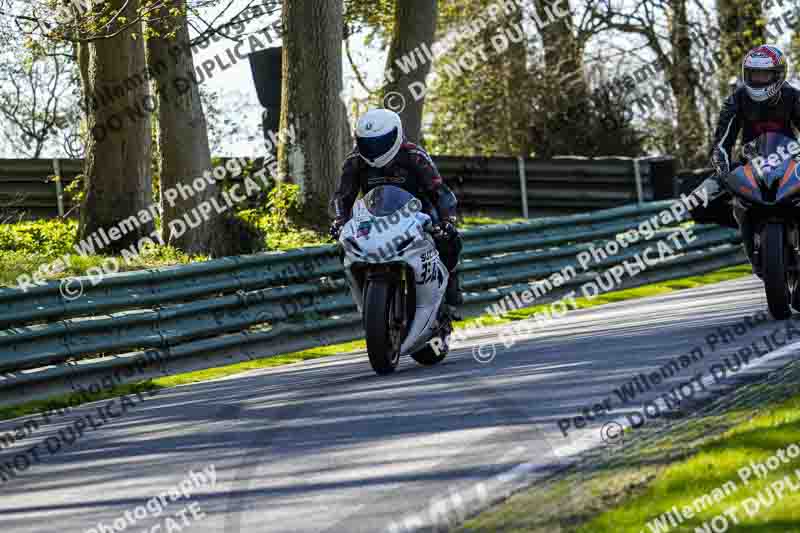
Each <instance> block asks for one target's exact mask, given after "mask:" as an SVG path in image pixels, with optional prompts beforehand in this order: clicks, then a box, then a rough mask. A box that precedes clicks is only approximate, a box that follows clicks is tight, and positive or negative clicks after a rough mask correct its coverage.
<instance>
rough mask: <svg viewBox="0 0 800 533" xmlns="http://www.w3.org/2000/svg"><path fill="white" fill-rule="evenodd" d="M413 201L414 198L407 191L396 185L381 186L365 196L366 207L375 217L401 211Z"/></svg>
mask: <svg viewBox="0 0 800 533" xmlns="http://www.w3.org/2000/svg"><path fill="white" fill-rule="evenodd" d="M413 199H414V196H413V195H412V194H411V193H409V192H408V191H406V190H405V189H401V188H400V187H395V186H394V185H381V186H379V187H375V188H374V189H372V190H371V191H369V192H368V193H367V195H366V196H364V206H365V207H366V208H367V211H369V212H370V214H372V215H373V216H376V217H385V216H389V215H391V214H392V213H394V212H396V211H399V210H400V209H402V208H403V206H405V205H406V204H407V203H408V202H410V201H412V200H413Z"/></svg>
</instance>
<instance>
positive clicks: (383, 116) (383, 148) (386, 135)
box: [356, 109, 403, 167]
mask: <svg viewBox="0 0 800 533" xmlns="http://www.w3.org/2000/svg"><path fill="white" fill-rule="evenodd" d="M402 144H403V121H402V120H400V115H398V114H397V113H395V112H394V111H389V110H388V109H371V110H369V111H367V112H366V113H364V114H363V115H362V116H361V118H360V119H358V124H357V125H356V145H357V146H358V152H359V154H360V155H361V157H362V158H363V159H364V161H366V162H367V164H368V165H370V166H372V167H384V166H386V165H387V164H389V162H390V161H391V160H392V159H394V156H396V155H397V152H398V151H399V150H400V146H401V145H402Z"/></svg>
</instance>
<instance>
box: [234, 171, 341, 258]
mask: <svg viewBox="0 0 800 533" xmlns="http://www.w3.org/2000/svg"><path fill="white" fill-rule="evenodd" d="M301 214H302V207H301V205H300V187H299V186H297V185H293V184H290V183H279V184H277V185H276V186H275V187H274V188H273V189H272V190H271V191H270V192H269V195H268V196H267V204H266V206H265V207H263V208H259V209H248V210H246V211H242V212H241V213H239V216H241V217H242V219H243V220H245V221H246V222H248V223H250V224H253V225H254V226H256V227H257V228H258V229H259V230H261V231H263V232H264V233H265V234H266V244H267V248H268V249H271V250H288V249H292V248H298V247H301V246H314V245H318V244H328V243H330V239H329V238H328V236H327V235H324V234H320V233H317V232H315V231H313V230H310V229H303V228H299V227H297V226H296V225H295V223H294V222H293V221H294V220H298V219H299V218H300V216H301Z"/></svg>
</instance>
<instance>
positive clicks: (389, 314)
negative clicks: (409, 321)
mask: <svg viewBox="0 0 800 533" xmlns="http://www.w3.org/2000/svg"><path fill="white" fill-rule="evenodd" d="M396 293H397V291H396V290H395V287H394V286H393V285H392V284H391V283H389V281H388V280H385V279H378V280H371V281H370V282H369V284H368V285H367V294H366V297H365V298H364V329H365V330H366V334H367V335H366V337H367V354H368V355H369V363H370V365H372V369H373V370H374V371H375V373H377V374H378V375H381V376H383V375H386V374H391V373H392V372H394V369H395V368H397V363H398V362H399V361H400V342H401V341H402V332H401V331H399V330H400V329H401V328H400V327H398V325H399V324H401V323H402V318H403V317H397V316H395V315H396V314H397V309H398V307H400V306H398V305H395V301H394V299H395V298H396V297H397V294H396Z"/></svg>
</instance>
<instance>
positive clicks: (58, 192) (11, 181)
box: [0, 156, 671, 220]
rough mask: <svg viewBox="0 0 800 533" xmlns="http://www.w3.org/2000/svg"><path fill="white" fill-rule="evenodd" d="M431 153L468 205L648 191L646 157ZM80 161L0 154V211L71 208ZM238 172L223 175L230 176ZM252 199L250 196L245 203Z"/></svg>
mask: <svg viewBox="0 0 800 533" xmlns="http://www.w3.org/2000/svg"><path fill="white" fill-rule="evenodd" d="M661 159H664V158H660V159H658V160H661ZM666 159H671V158H666ZM226 160H227V158H220V161H222V162H224V161H226ZM433 160H434V162H435V163H436V165H437V166H438V168H439V172H440V173H441V174H442V176H443V178H444V180H445V182H446V183H447V184H448V185H449V186H450V187H451V188H452V189H453V190H454V191H455V193H456V195H457V196H458V198H459V205H460V207H461V208H462V209H464V210H466V211H470V212H491V213H501V214H505V215H511V216H526V213H528V212H530V213H531V215H532V216H533V215H536V214H541V213H546V214H553V215H562V214H566V213H576V212H583V211H590V210H597V209H608V208H611V207H616V206H620V205H625V204H629V203H634V202H642V201H647V200H652V199H653V186H652V184H651V181H652V180H651V174H652V169H651V164H650V159H648V158H642V159H631V158H625V157H600V158H586V157H557V158H554V159H546V160H545V159H523V158H516V157H460V156H434V157H433ZM263 164H264V159H263V158H258V159H256V160H255V161H254V162H253V169H252V171H253V172H255V171H257V170H258V169H260V168H262V166H263ZM82 167H83V161H82V160H79V159H52V160H50V159H0V215H3V214H8V215H12V216H9V219H11V220H16V217H15V216H13V215H19V216H24V217H25V218H52V217H56V216H63V215H65V214H70V215H72V216H76V214H77V209H76V206H74V205H72V204H70V201H69V197H68V195H65V194H64V193H63V192H64V187H66V186H68V185H69V184H70V183H71V182H72V181H73V180H74V179H76V176H77V175H79V174H80V173H81V172H82ZM52 176H60V179H59V180H54V179H52ZM241 180H242V178H241V177H236V178H234V177H231V178H230V182H231V183H234V182H237V181H241ZM523 193H524V194H523ZM523 200H524V201H523ZM257 205H258V204H257V201H255V202H254V203H248V205H247V207H256V206H257ZM529 210H530V211H529ZM0 220H2V218H0Z"/></svg>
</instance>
